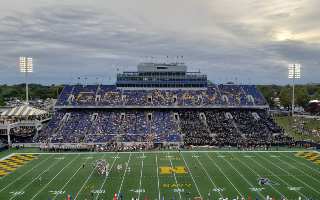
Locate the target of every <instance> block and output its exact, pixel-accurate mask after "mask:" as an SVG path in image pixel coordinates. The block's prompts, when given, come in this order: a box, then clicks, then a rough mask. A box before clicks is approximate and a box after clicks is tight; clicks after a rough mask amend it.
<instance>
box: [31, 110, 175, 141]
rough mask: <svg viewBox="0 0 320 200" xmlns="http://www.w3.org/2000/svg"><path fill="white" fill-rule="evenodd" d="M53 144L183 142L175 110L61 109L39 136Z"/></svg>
mask: <svg viewBox="0 0 320 200" xmlns="http://www.w3.org/2000/svg"><path fill="white" fill-rule="evenodd" d="M37 140H38V141H39V142H50V143H82V142H83V143H102V142H110V141H118V142H152V143H153V142H155V143H157V142H158V143H162V142H166V141H167V142H181V136H180V132H179V129H178V123H177V120H174V115H173V113H172V112H158V111H144V112H141V111H137V110H132V111H121V110H110V111H101V110H99V111H88V110H87V111H70V112H68V111H58V112H57V113H56V114H55V115H54V117H53V118H52V120H51V121H50V123H49V124H48V126H47V127H46V128H45V129H44V130H43V131H42V133H41V134H40V136H39V137H38V138H37Z"/></svg>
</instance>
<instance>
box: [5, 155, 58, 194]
mask: <svg viewBox="0 0 320 200" xmlns="http://www.w3.org/2000/svg"><path fill="white" fill-rule="evenodd" d="M51 157H52V156H50V157H48V158H46V159H44V160H42V161H41V162H39V163H37V164H36V165H35V166H34V167H32V168H31V169H30V170H28V171H27V172H25V173H24V174H22V175H21V176H19V177H18V178H17V179H15V180H14V181H12V182H10V183H9V184H8V185H6V187H4V188H2V189H1V190H0V192H2V191H4V190H5V189H7V188H8V187H9V186H11V185H12V184H14V183H16V182H17V181H18V180H20V179H22V178H23V177H24V176H25V175H27V174H29V173H30V172H31V171H32V170H34V169H35V168H37V167H38V166H39V165H41V164H42V163H44V162H45V161H47V160H48V159H49V158H51Z"/></svg>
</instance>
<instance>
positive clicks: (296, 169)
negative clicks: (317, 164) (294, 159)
mask: <svg viewBox="0 0 320 200" xmlns="http://www.w3.org/2000/svg"><path fill="white" fill-rule="evenodd" d="M275 159H277V160H279V161H280V162H282V163H285V164H286V165H288V166H290V167H293V168H294V169H296V170H298V171H300V172H302V174H304V175H306V176H308V177H310V178H312V179H313V180H315V181H316V182H318V181H317V179H315V178H314V177H312V176H310V175H309V174H306V173H304V172H303V171H301V170H300V169H298V168H296V167H295V166H291V165H289V164H288V163H287V162H285V161H282V160H281V159H280V158H275ZM289 174H291V173H289ZM292 177H294V178H295V179H296V180H298V181H299V182H300V183H303V184H304V185H306V186H307V187H308V188H310V189H311V190H313V191H315V192H316V193H318V194H320V192H319V191H318V190H317V189H315V188H313V187H311V186H310V185H308V184H307V183H305V182H304V181H302V180H301V179H299V178H298V177H296V176H292Z"/></svg>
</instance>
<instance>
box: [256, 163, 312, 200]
mask: <svg viewBox="0 0 320 200" xmlns="http://www.w3.org/2000/svg"><path fill="white" fill-rule="evenodd" d="M252 160H253V161H254V162H255V163H257V164H258V165H259V166H260V167H261V168H264V169H265V170H266V171H268V172H270V173H271V174H272V175H273V176H275V177H277V178H278V180H280V181H281V182H282V183H284V184H285V185H287V187H291V185H290V184H289V183H288V182H286V181H285V180H283V179H282V178H280V177H279V176H278V175H277V174H275V173H273V172H272V170H269V169H268V168H266V167H265V166H263V165H262V164H260V163H259V162H257V161H256V160H255V159H252ZM295 192H297V193H298V194H299V195H301V196H303V197H304V198H307V197H306V196H305V195H304V194H303V193H301V192H300V191H298V190H295Z"/></svg>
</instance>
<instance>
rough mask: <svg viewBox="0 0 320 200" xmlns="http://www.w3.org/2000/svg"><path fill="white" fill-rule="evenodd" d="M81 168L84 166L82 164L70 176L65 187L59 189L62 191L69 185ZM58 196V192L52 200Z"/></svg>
mask: <svg viewBox="0 0 320 200" xmlns="http://www.w3.org/2000/svg"><path fill="white" fill-rule="evenodd" d="M87 162H88V160H86V162H85V164H86V163H87ZM81 168H82V166H80V167H79V168H78V169H77V171H75V172H74V173H73V175H72V176H71V177H70V178H69V180H68V181H67V182H66V183H65V184H64V185H63V187H62V188H60V189H59V191H62V190H63V189H64V188H65V187H67V185H68V184H69V183H70V181H71V180H72V179H73V177H74V176H75V175H76V174H77V173H78V172H79V171H80V169H81ZM57 196H58V194H56V195H55V196H54V198H53V199H52V200H55V199H56V198H57Z"/></svg>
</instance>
